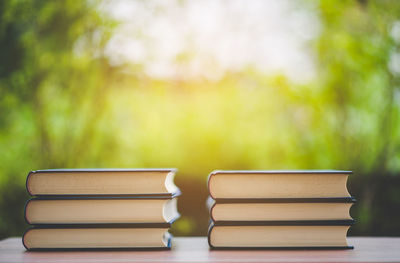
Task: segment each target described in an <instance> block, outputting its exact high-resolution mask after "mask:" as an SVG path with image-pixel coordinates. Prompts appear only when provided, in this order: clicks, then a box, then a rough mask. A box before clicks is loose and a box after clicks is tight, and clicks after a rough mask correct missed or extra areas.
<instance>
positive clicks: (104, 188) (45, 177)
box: [26, 169, 179, 197]
mask: <svg viewBox="0 0 400 263" xmlns="http://www.w3.org/2000/svg"><path fill="white" fill-rule="evenodd" d="M175 172H176V170H175V169H52V170H38V171H32V172H30V173H29V174H28V177H27V180H26V188H27V190H28V192H29V193H30V194H31V195H141V196H144V195H149V196H165V197H171V196H175V195H177V194H178V193H179V189H178V188H177V187H176V186H175V184H174V182H173V178H174V175H175Z"/></svg>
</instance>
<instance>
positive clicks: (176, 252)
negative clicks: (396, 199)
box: [0, 237, 400, 263]
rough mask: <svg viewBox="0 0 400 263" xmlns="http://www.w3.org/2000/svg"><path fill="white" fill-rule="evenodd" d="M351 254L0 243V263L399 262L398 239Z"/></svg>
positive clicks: (361, 242)
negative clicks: (65, 248) (31, 247)
mask: <svg viewBox="0 0 400 263" xmlns="http://www.w3.org/2000/svg"><path fill="white" fill-rule="evenodd" d="M348 240H349V244H351V245H353V246H354V247H355V249H354V250H291V251H281V250H262V251H259V250H258V251H244V250H241V251H239V250H234V251H232V250H230V251H217V250H209V248H208V244H207V240H206V238H205V237H185V238H184V237H177V238H174V240H173V248H172V250H171V251H151V252H149V251H113V252H106V251H104V252H103V251H97V252H90V251H87V252H27V251H25V249H24V248H23V246H22V244H21V238H8V239H5V240H3V241H0V262H43V263H46V262H54V263H57V262H91V263H95V262H96V263H100V262H400V238H372V237H362V238H348Z"/></svg>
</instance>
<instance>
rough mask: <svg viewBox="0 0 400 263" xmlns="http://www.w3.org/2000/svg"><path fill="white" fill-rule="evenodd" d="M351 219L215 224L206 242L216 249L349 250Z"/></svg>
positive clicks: (211, 226) (210, 229)
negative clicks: (347, 235) (348, 232)
mask: <svg viewBox="0 0 400 263" xmlns="http://www.w3.org/2000/svg"><path fill="white" fill-rule="evenodd" d="M351 224H353V221H352V220H341V221H269V222H267V221H265V222H257V223H256V222H215V223H214V224H211V225H210V228H209V233H208V243H209V245H210V247H211V248H219V249H239V248H241V249H268V248H275V249H276V248H281V249H293V248H302V249H315V248H316V249H318V248H320V249H349V248H350V249H351V248H353V247H351V246H349V245H348V244H347V240H346V234H347V231H348V229H349V227H350V225H351Z"/></svg>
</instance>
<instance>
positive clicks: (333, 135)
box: [314, 1, 400, 235]
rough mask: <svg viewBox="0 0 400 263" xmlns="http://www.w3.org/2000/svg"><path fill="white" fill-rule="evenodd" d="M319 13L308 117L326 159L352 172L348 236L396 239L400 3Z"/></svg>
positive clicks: (333, 6) (344, 5) (337, 6)
mask: <svg viewBox="0 0 400 263" xmlns="http://www.w3.org/2000/svg"><path fill="white" fill-rule="evenodd" d="M318 11H319V12H320V18H321V22H322V30H321V34H320V36H319V38H318V39H317V42H316V51H317V53H316V55H317V61H318V73H319V75H318V82H317V87H316V90H318V92H319V93H320V94H319V95H318V96H317V98H318V102H317V104H316V106H317V108H316V110H315V111H314V113H315V117H314V118H315V120H316V122H320V125H318V126H319V129H321V130H323V131H329V134H327V136H324V137H325V139H328V140H330V141H331V142H329V141H328V142H325V144H327V145H330V147H328V149H329V152H330V154H329V155H330V157H329V158H330V159H332V160H337V163H338V165H339V167H351V168H352V169H353V170H355V172H356V176H354V177H353V178H352V181H351V182H350V189H354V190H353V194H355V195H356V196H357V197H358V199H359V202H358V205H357V206H356V209H355V210H354V214H355V217H356V218H357V219H358V223H357V224H356V226H355V227H354V229H353V233H354V234H366V235H398V234H400V227H399V226H397V227H394V224H392V223H390V222H395V221H399V220H400V212H399V210H398V209H393V207H400V198H399V191H398V190H395V189H396V188H397V189H398V187H400V185H399V178H398V176H397V177H393V176H394V175H396V174H398V173H399V171H400V88H399V84H400V59H399V58H400V56H399V54H400V53H399V51H400V49H399V48H400V20H399V17H400V16H399V15H400V2H398V1H379V2H377V1H320V2H319V8H318ZM321 125H322V126H321ZM385 192H389V193H390V192H392V195H391V197H389V196H390V195H386V194H385ZM396 192H397V194H395V193H396ZM383 196H386V198H387V199H386V198H382V197H383ZM392 220H393V221H392Z"/></svg>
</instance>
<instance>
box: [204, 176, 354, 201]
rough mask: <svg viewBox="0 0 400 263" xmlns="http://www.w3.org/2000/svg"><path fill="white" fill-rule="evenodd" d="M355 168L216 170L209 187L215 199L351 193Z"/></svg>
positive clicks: (337, 195) (334, 195)
mask: <svg viewBox="0 0 400 263" xmlns="http://www.w3.org/2000/svg"><path fill="white" fill-rule="evenodd" d="M350 174H352V172H351V171H339V170H286V171H285V170H277V171H256V170H254V171H252V170H246V171H213V172H211V174H210V175H209V177H208V190H209V193H210V195H211V197H212V198H213V199H217V200H218V199H226V198H282V199H285V198H325V197H326V198H333V197H350V194H349V192H348V191H347V186H346V183H347V178H348V176H349V175H350Z"/></svg>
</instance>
